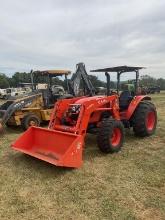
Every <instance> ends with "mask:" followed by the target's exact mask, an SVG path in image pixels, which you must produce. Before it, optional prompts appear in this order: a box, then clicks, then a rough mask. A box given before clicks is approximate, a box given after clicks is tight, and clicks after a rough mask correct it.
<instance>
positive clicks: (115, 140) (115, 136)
mask: <svg viewBox="0 0 165 220" xmlns="http://www.w3.org/2000/svg"><path fill="white" fill-rule="evenodd" d="M110 141H111V143H112V145H113V146H114V147H116V146H117V145H118V144H119V143H120V141H121V131H120V129H119V128H114V129H113V132H112V136H111V139H110Z"/></svg>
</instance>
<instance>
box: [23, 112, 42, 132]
mask: <svg viewBox="0 0 165 220" xmlns="http://www.w3.org/2000/svg"><path fill="white" fill-rule="evenodd" d="M40 123H41V120H40V118H39V117H38V116H37V115H35V114H33V113H29V114H27V115H25V116H24V117H23V119H22V122H21V126H22V128H23V130H24V131H25V130H27V129H28V128H29V127H31V126H40Z"/></svg>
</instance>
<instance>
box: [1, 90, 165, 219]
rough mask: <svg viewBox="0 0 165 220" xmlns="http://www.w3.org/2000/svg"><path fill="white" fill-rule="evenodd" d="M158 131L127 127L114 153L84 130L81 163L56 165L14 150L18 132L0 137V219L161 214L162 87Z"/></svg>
mask: <svg viewBox="0 0 165 220" xmlns="http://www.w3.org/2000/svg"><path fill="white" fill-rule="evenodd" d="M153 102H154V103H155V104H156V106H157V110H158V126H157V131H156V134H155V135H154V136H152V137H149V138H144V139H139V138H135V137H134V135H133V133H132V131H126V138H125V144H124V147H123V149H122V151H121V152H120V153H118V154H113V155H103V154H102V153H100V151H99V150H98V149H97V147H96V140H95V137H94V136H92V135H88V137H87V138H86V148H85V150H84V164H83V167H82V168H80V169H66V168H58V167H55V166H53V165H50V164H48V163H45V162H43V161H39V160H37V159H34V158H32V157H29V156H27V155H23V154H21V153H18V152H15V151H13V150H12V149H11V148H10V143H11V142H12V141H14V140H15V138H16V137H18V136H19V135H20V133H21V130H20V129H15V130H14V129H11V128H10V129H9V128H8V129H7V130H6V134H5V135H4V136H1V137H0V175H1V178H0V219H1V220H6V219H12V220H13V219H15V220H17V219H18V220H19V219H20V220H22V219H27V220H29V219H31V220H32V219H35V220H37V219H41V220H42V219H43V220H44V219H50V220H52V219H53V220H54V219H67V220H68V219H83V220H86V219H94V220H95V219H117V220H120V219H121V220H124V219H126V220H127V219H130V220H133V219H138V220H139V219H142V220H146V219H147V220H148V219H149V220H150V219H152V220H157V219H158V220H161V219H162V220H163V219H165V93H161V94H159V95H153Z"/></svg>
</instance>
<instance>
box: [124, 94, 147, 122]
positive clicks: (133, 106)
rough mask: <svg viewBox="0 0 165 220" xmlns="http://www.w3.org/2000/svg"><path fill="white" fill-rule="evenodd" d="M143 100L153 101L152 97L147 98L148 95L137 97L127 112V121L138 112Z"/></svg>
mask: <svg viewBox="0 0 165 220" xmlns="http://www.w3.org/2000/svg"><path fill="white" fill-rule="evenodd" d="M143 100H151V97H150V96H146V95H139V96H135V97H134V98H133V99H132V101H131V102H130V104H129V107H128V109H127V112H126V119H127V120H129V119H130V118H131V116H132V115H133V113H134V111H135V110H136V108H137V107H138V105H139V103H140V102H141V101H143Z"/></svg>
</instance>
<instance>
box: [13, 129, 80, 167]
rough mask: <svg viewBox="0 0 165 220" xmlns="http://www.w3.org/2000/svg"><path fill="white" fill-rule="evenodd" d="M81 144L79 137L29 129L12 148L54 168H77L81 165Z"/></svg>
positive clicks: (52, 131)
mask: <svg viewBox="0 0 165 220" xmlns="http://www.w3.org/2000/svg"><path fill="white" fill-rule="evenodd" d="M83 144H84V137H83V136H81V135H76V134H72V133H68V132H61V131H56V130H49V129H45V128H39V127H30V128H29V129H28V130H27V131H26V132H25V133H23V134H22V136H20V137H19V138H18V139H17V140H16V141H15V142H14V143H13V144H12V147H13V148H14V149H15V150H17V151H20V152H23V153H25V154H28V155H31V156H33V157H36V158H38V159H40V160H44V161H46V162H49V163H51V164H54V165H56V166H64V167H75V168H76V167H77V168H78V167H80V166H81V164H82V147H83Z"/></svg>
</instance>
